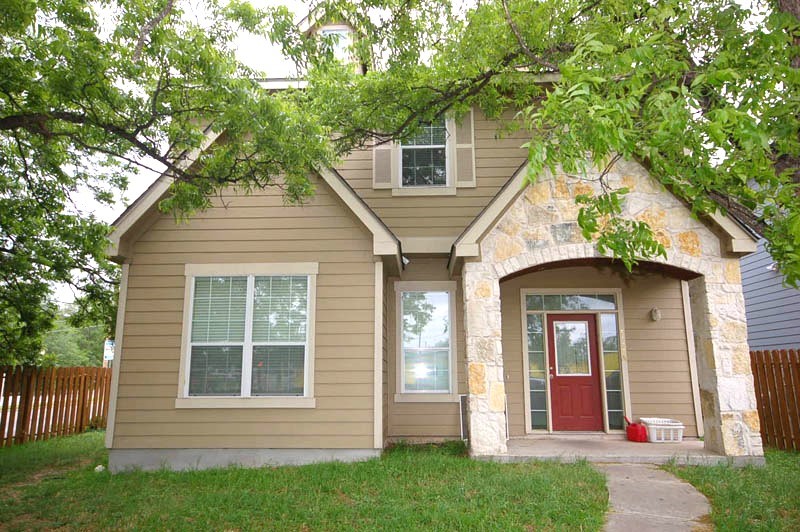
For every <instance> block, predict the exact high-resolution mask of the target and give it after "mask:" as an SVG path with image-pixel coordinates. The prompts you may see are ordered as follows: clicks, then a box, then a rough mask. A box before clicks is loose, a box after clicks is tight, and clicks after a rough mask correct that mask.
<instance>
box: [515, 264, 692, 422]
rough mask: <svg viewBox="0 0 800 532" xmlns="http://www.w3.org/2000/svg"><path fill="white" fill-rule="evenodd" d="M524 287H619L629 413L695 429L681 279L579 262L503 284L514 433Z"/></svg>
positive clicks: (519, 407)
mask: <svg viewBox="0 0 800 532" xmlns="http://www.w3.org/2000/svg"><path fill="white" fill-rule="evenodd" d="M522 288H620V289H621V290H622V306H623V309H622V310H623V314H624V318H625V323H624V324H623V325H624V334H625V338H626V345H627V352H628V370H629V377H630V392H631V408H632V410H633V411H632V415H633V416H634V417H636V418H638V417H641V416H646V417H647V416H651V417H652V416H654V417H671V418H675V419H679V420H680V421H682V422H683V423H684V424H685V425H686V432H685V434H686V436H696V435H697V427H696V423H695V418H694V404H693V402H692V389H691V380H690V375H689V352H688V349H687V345H686V329H685V327H684V320H683V308H682V307H683V302H682V299H681V287H680V281H678V280H677V279H670V278H667V277H663V276H661V275H647V276H637V277H635V278H633V279H623V277H622V276H621V275H619V274H617V273H614V272H613V271H612V270H610V269H603V270H599V269H595V268H588V267H581V268H562V269H558V270H549V271H544V272H537V273H531V274H527V275H522V276H520V277H516V278H513V279H510V280H508V281H505V282H503V283H502V284H501V287H500V293H501V303H502V313H503V365H504V370H505V376H506V392H507V394H508V410H509V424H510V427H509V428H510V432H511V435H512V436H521V435H523V434H524V433H525V417H524V402H523V393H524V391H523V390H524V389H523V378H524V376H523V365H522V364H523V361H522V353H523V345H522V341H523V338H522V317H521V312H522V310H521V305H520V290H521V289H522ZM653 307H658V308H659V309H661V313H662V319H661V321H658V322H653V321H651V320H650V316H649V314H650V310H651V309H652V308H653Z"/></svg>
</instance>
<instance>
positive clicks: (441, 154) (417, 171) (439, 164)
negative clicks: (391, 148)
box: [401, 118, 447, 187]
mask: <svg viewBox="0 0 800 532" xmlns="http://www.w3.org/2000/svg"><path fill="white" fill-rule="evenodd" d="M401 148H402V150H403V153H402V186H403V187H431V186H436V187H444V186H447V156H446V153H447V149H446V148H447V128H446V127H445V121H444V118H441V119H439V120H437V121H435V122H430V123H426V124H423V126H422V130H421V131H420V132H419V133H418V134H417V135H415V136H413V137H411V138H410V139H408V140H407V141H405V142H403V143H402V145H401Z"/></svg>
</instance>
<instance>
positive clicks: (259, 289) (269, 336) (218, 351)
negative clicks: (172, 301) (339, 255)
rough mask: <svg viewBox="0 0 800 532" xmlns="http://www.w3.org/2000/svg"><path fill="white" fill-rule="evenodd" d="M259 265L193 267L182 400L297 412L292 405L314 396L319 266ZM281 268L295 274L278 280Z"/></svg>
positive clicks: (187, 310)
mask: <svg viewBox="0 0 800 532" xmlns="http://www.w3.org/2000/svg"><path fill="white" fill-rule="evenodd" d="M257 266H261V268H258V267H257V268H256V269H255V271H247V270H248V267H247V266H237V265H217V266H214V265H187V300H186V302H185V304H186V305H187V309H186V318H185V319H186V320H187V322H188V323H186V328H185V337H184V348H183V352H184V356H185V357H186V358H185V364H182V370H181V371H182V381H181V382H182V384H181V392H180V393H179V400H180V399H181V398H183V399H185V400H186V401H189V403H192V402H193V403H194V405H198V404H200V403H198V402H197V400H198V399H201V398H206V401H208V400H210V399H211V398H218V399H219V400H221V401H222V402H229V401H231V400H232V399H233V400H235V399H236V398H238V399H239V400H241V401H249V402H252V401H254V400H256V398H261V399H263V401H262V403H263V405H262V406H293V405H292V404H291V403H288V402H287V401H291V400H297V399H305V398H310V397H312V396H313V380H312V377H313V316H314V314H313V297H314V292H315V290H314V287H315V286H316V284H315V283H316V281H315V279H316V275H315V274H316V269H315V266H316V265H315V264H305V263H298V264H293V265H288V266H287V265H266V266H265V265H257ZM192 268H195V269H198V270H200V271H198V272H197V273H196V274H192V273H190V272H189V270H190V269H192ZM215 268H218V272H217V271H214V270H215ZM281 268H286V269H287V271H286V272H285V273H284V272H280V273H276V270H278V271H279V270H280V269H281ZM226 270H227V271H226ZM259 270H260V271H259ZM184 368H185V369H184ZM276 399H281V401H279V402H280V404H277V403H276V404H275V405H271V404H269V403H268V401H269V400H273V402H275V401H274V400H276ZM265 401H267V402H265ZM201 402H202V400H201ZM254 404H255V403H254ZM194 405H192V404H189V405H188V406H194ZM202 406H206V405H205V404H203V405H201V407H202ZM214 406H226V405H221V404H215V405H214ZM227 406H230V405H227ZM294 406H297V405H294Z"/></svg>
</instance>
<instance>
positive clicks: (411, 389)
mask: <svg viewBox="0 0 800 532" xmlns="http://www.w3.org/2000/svg"><path fill="white" fill-rule="evenodd" d="M400 304H401V314H402V331H401V334H402V343H401V347H402V391H403V392H404V393H450V392H451V375H450V373H451V371H452V368H451V348H452V346H451V336H452V335H451V331H452V323H451V310H450V293H449V292H446V291H405V292H401V299H400Z"/></svg>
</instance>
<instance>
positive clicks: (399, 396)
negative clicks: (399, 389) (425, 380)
mask: <svg viewBox="0 0 800 532" xmlns="http://www.w3.org/2000/svg"><path fill="white" fill-rule="evenodd" d="M394 402H395V403H458V402H459V398H458V395H457V394H452V393H396V394H394Z"/></svg>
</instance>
